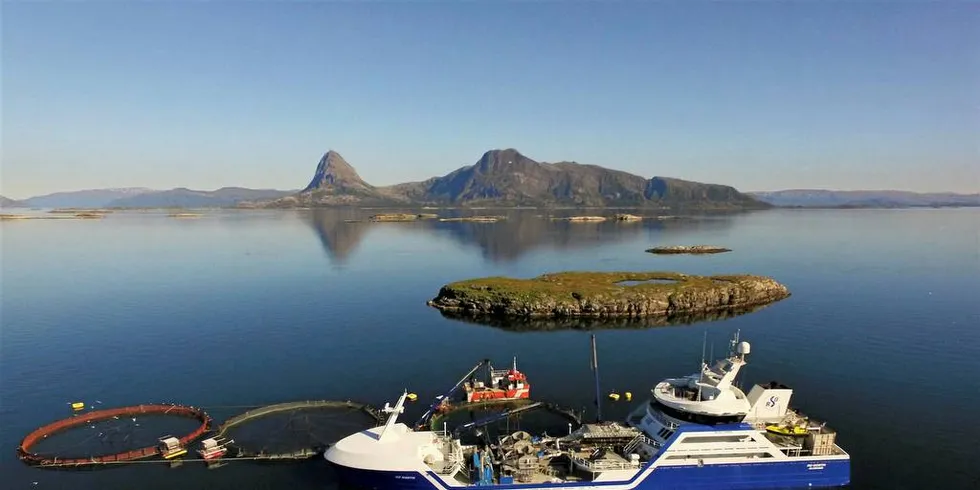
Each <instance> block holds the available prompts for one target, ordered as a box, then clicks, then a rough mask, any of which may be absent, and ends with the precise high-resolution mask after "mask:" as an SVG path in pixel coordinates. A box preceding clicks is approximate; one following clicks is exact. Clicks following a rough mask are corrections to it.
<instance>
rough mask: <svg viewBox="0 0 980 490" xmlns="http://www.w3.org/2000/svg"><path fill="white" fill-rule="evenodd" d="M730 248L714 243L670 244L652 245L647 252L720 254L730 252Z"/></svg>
mask: <svg viewBox="0 0 980 490" xmlns="http://www.w3.org/2000/svg"><path fill="white" fill-rule="evenodd" d="M731 251H732V249H730V248H725V247H718V246H715V245H672V246H669V247H654V248H648V249H647V252H649V253H652V254H658V255H676V254H692V255H698V254H720V253H723V252H731Z"/></svg>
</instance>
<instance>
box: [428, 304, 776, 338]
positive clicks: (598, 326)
mask: <svg viewBox="0 0 980 490" xmlns="http://www.w3.org/2000/svg"><path fill="white" fill-rule="evenodd" d="M766 306H768V305H763V306H755V307H751V308H729V309H725V310H718V311H711V312H705V313H679V314H673V315H666V316H657V317H647V318H612V319H599V318H567V319H561V320H555V319H544V320H533V319H531V320H528V319H519V318H502V317H492V316H468V315H458V314H453V313H451V312H445V311H443V312H441V313H442V316H444V317H446V318H449V319H450V320H457V321H461V322H465V323H474V324H477V325H485V326H489V327H494V328H499V329H502V330H509V331H512V332H547V331H551V330H614V329H623V330H627V329H644V328H657V327H669V326H679V325H691V324H694V323H700V322H713V321H719V320H727V319H729V318H734V317H736V316H740V315H745V314H747V313H752V312H754V311H758V310H761V309H762V308H765V307H766Z"/></svg>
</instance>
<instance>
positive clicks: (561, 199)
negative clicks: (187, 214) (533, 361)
mask: <svg viewBox="0 0 980 490" xmlns="http://www.w3.org/2000/svg"><path fill="white" fill-rule="evenodd" d="M236 206H237V207H246V208H254V207H261V208H297V207H310V208H316V207H337V206H342V207H345V206H346V207H403V208H412V207H416V208H417V207H422V206H469V207H478V206H497V207H522V206H527V207H596V208H601V207H632V208H653V209H657V208H659V209H675V210H685V209H687V210H739V209H762V208H768V207H772V206H778V207H876V208H881V207H886V208H891V207H927V206H932V207H940V206H980V194H953V193H916V192H906V191H833V190H816V189H794V190H784V191H772V192H749V193H742V192H739V191H738V190H736V189H735V188H733V187H730V186H726V185H717V184H704V183H700V182H691V181H686V180H680V179H673V178H668V177H653V178H651V179H647V178H645V177H641V176H638V175H633V174H630V173H627V172H622V171H619V170H612V169H608V168H603V167H599V166H596V165H585V164H580V163H576V162H557V163H545V162H537V161H535V160H532V159H530V158H528V157H526V156H524V155H523V154H521V153H520V152H519V151H517V150H515V149H512V148H511V149H506V150H491V151H488V152H486V153H484V154H483V156H482V157H480V159H479V160H478V161H477V162H476V163H474V164H473V165H469V166H465V167H461V168H459V169H457V170H455V171H453V172H450V173H449V174H447V175H444V176H442V177H433V178H430V179H428V180H424V181H421V182H408V183H404V184H396V185H390V186H374V185H371V184H369V183H367V182H365V181H364V179H362V178H361V176H360V175H359V174H358V173H357V171H356V170H355V169H354V167H353V166H351V165H350V164H349V163H347V161H346V160H344V157H342V156H341V155H340V154H339V153H337V152H336V151H333V150H331V151H328V152H327V153H325V154H324V155H323V157H322V158H321V159H320V161H319V162H318V163H317V166H316V171H315V172H314V174H313V178H312V179H311V180H310V182H309V184H308V185H307V186H306V187H305V188H303V190H301V191H295V190H293V191H288V190H286V191H283V190H275V189H246V188H241V187H223V188H221V189H217V190H214V191H197V190H191V189H186V188H177V189H170V190H157V189H148V188H145V187H132V188H117V189H88V190H80V191H72V192H56V193H54V194H46V195H43V196H37V197H31V198H29V199H24V200H20V201H18V200H13V199H8V198H6V197H2V196H0V207H4V208H13V207H26V208H166V207H178V208H204V207H236Z"/></svg>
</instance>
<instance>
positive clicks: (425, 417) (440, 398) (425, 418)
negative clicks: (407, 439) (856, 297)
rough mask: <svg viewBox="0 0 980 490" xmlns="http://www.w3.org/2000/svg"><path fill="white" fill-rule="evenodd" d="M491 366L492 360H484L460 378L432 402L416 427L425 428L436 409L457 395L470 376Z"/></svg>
mask: <svg viewBox="0 0 980 490" xmlns="http://www.w3.org/2000/svg"><path fill="white" fill-rule="evenodd" d="M489 364H490V359H484V360H482V361H480V362H478V363H477V364H476V366H473V369H470V371H469V372H468V373H466V374H465V375H464V376H463V377H462V378H459V381H457V382H456V384H455V385H453V387H452V388H450V389H449V391H447V392H446V393H444V394H443V395H440V396H437V397H436V399H435V401H434V402H432V405H430V406H429V409H428V410H426V411H425V413H424V414H422V417H421V418H420V419H419V421H418V422H417V423H416V424H415V427H419V428H421V427H423V426H424V425H425V424H426V423H427V422H428V421H429V419H430V418H432V414H433V413H435V411H436V408H438V407H439V405H440V404H442V401H443V400H446V399H448V398H449V397H451V396H452V395H453V393H455V392H456V390H458V389H459V387H460V386H462V385H463V383H465V382H466V380H467V379H469V378H470V376H473V373H475V372H477V371H478V370H479V369H480V368H481V367H483V366H487V365H489Z"/></svg>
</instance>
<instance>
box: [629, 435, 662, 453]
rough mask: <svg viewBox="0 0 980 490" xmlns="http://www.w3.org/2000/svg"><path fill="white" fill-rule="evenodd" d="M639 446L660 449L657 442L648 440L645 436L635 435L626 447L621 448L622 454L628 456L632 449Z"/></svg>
mask: <svg viewBox="0 0 980 490" xmlns="http://www.w3.org/2000/svg"><path fill="white" fill-rule="evenodd" d="M640 444H646V445H648V446H650V447H653V448H660V443H659V442H657V441H654V440H653V439H650V438H649V437H647V436H646V435H645V434H637V436H636V437H634V438H633V440H632V441H630V442H629V443H627V444H626V446H625V447H624V448H623V454H624V455H629V454H630V453H631V452H633V450H634V449H636V448H638V447H640Z"/></svg>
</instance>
